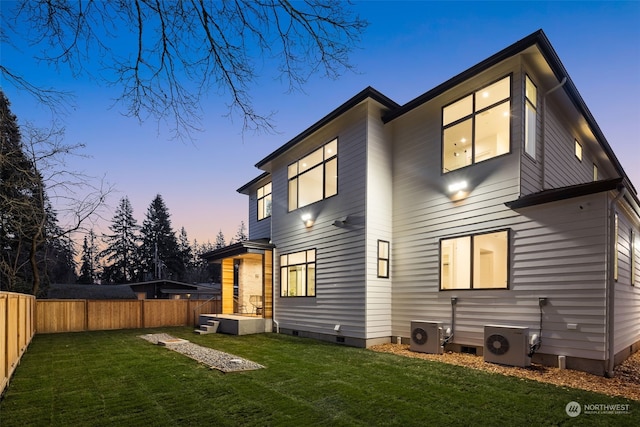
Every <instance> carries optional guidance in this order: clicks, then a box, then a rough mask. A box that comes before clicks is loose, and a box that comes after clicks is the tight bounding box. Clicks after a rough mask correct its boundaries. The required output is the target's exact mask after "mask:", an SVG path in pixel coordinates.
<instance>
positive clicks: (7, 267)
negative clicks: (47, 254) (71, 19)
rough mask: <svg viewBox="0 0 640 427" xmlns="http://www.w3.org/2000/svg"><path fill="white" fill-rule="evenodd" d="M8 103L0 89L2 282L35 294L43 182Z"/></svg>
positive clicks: (11, 288)
mask: <svg viewBox="0 0 640 427" xmlns="http://www.w3.org/2000/svg"><path fill="white" fill-rule="evenodd" d="M10 105H11V104H10V102H9V100H8V99H7V97H6V96H5V94H4V92H3V91H2V90H0V248H2V250H1V251H0V274H2V276H3V277H2V280H1V283H2V284H3V288H4V289H8V290H9V291H18V292H32V293H35V292H38V290H39V285H40V274H39V271H38V262H37V257H38V252H39V251H40V249H41V245H42V243H43V241H44V236H45V232H44V226H45V224H46V212H45V195H44V183H43V182H42V176H41V175H40V174H39V173H38V171H37V169H36V168H35V164H34V163H33V162H32V161H31V159H30V158H29V156H28V153H27V152H26V148H25V146H24V144H23V142H22V135H21V133H20V128H19V127H18V120H17V118H16V116H15V115H14V114H13V113H12V112H11V109H10ZM27 266H28V267H27ZM28 268H30V270H31V271H28ZM29 282H31V283H33V285H30V284H29Z"/></svg>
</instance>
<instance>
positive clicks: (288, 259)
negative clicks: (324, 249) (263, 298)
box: [280, 249, 316, 297]
mask: <svg viewBox="0 0 640 427" xmlns="http://www.w3.org/2000/svg"><path fill="white" fill-rule="evenodd" d="M280 296H281V297H314V296H316V250H315V249H310V250H307V251H302V252H294V253H291V254H287V255H281V256H280Z"/></svg>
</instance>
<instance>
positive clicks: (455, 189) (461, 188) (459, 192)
mask: <svg viewBox="0 0 640 427" xmlns="http://www.w3.org/2000/svg"><path fill="white" fill-rule="evenodd" d="M468 187H469V185H468V184H467V181H456V182H452V183H451V184H449V186H448V187H447V190H448V193H449V195H450V196H451V200H453V201H459V200H462V199H464V198H465V197H467V196H468V195H469V194H468V191H467V188H468Z"/></svg>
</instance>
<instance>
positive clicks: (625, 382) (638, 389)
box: [370, 344, 640, 401]
mask: <svg viewBox="0 0 640 427" xmlns="http://www.w3.org/2000/svg"><path fill="white" fill-rule="evenodd" d="M370 350H373V351H378V352H383V353H393V354H397V355H400V356H405V357H413V358H418V359H426V360H433V361H437V362H442V363H449V364H452V365H459V366H465V367H468V368H473V369H479V370H483V371H489V372H494V373H498V374H502V375H509V376H512V377H519V378H527V379H530V380H535V381H540V382H545V383H550V384H555V385H558V386H562V387H572V388H579V389H583V390H589V391H594V392H596V393H602V394H606V395H609V396H620V397H626V398H628V399H633V400H638V401H640V351H638V352H636V353H635V354H633V355H631V357H629V358H628V359H627V360H625V361H624V362H623V363H622V364H621V365H620V366H618V367H616V369H615V377H614V378H605V377H600V376H597V375H592V374H588V373H586V372H581V371H574V370H571V369H558V368H553V367H548V366H542V365H538V364H532V365H531V366H530V367H529V368H517V367H510V366H501V365H496V364H493V363H485V362H484V359H483V358H482V357H480V356H473V355H470V354H464V353H445V354H426V353H417V352H414V351H410V350H409V346H408V345H406V344H381V345H376V346H373V347H371V348H370Z"/></svg>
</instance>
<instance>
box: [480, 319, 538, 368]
mask: <svg viewBox="0 0 640 427" xmlns="http://www.w3.org/2000/svg"><path fill="white" fill-rule="evenodd" d="M484 361H485V362H491V363H499V364H501V365H509V366H520V367H525V366H529V365H531V358H530V357H529V328H526V327H521V326H504V325H485V326H484Z"/></svg>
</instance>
